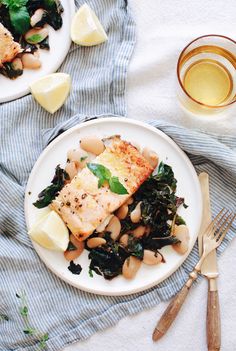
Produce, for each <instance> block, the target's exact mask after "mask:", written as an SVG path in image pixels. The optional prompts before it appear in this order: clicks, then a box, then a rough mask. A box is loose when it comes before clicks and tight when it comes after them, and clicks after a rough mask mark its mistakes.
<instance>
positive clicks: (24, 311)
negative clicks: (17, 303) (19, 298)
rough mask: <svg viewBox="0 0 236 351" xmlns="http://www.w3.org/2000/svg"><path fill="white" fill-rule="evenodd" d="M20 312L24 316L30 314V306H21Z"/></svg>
mask: <svg viewBox="0 0 236 351" xmlns="http://www.w3.org/2000/svg"><path fill="white" fill-rule="evenodd" d="M20 314H21V315H22V316H23V317H26V316H28V307H27V306H23V307H21V308H20Z"/></svg>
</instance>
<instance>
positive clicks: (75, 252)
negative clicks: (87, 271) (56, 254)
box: [64, 235, 84, 261]
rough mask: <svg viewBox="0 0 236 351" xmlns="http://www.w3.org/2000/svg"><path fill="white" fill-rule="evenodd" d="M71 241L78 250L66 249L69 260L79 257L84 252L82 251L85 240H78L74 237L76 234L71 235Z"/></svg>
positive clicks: (66, 257) (65, 254) (66, 256)
mask: <svg viewBox="0 0 236 351" xmlns="http://www.w3.org/2000/svg"><path fill="white" fill-rule="evenodd" d="M70 241H71V242H72V244H73V245H74V246H75V247H76V250H72V251H65V252H64V256H65V259H66V260H67V261H73V260H75V259H76V258H77V257H79V256H80V255H81V254H82V252H83V250H84V242H83V241H78V240H77V239H76V238H75V237H74V235H70Z"/></svg>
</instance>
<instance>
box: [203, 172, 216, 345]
mask: <svg viewBox="0 0 236 351" xmlns="http://www.w3.org/2000/svg"><path fill="white" fill-rule="evenodd" d="M199 181H200V185H201V190H202V198H203V220H202V226H201V230H200V233H204V230H205V229H206V228H207V226H208V225H209V223H210V222H211V204H210V194H209V176H208V174H207V173H205V172H203V173H200V174H199ZM198 249H199V256H201V255H202V250H203V244H202V236H198ZM201 273H202V274H203V275H204V276H205V277H206V278H207V279H208V300H207V320H206V322H207V324H206V329H207V346H208V351H219V350H220V346H221V327H220V306H219V297H218V289H217V277H218V275H219V273H218V268H217V257H216V250H213V251H212V252H211V253H210V254H209V255H208V256H207V257H206V258H205V260H204V262H203V265H202V267H201Z"/></svg>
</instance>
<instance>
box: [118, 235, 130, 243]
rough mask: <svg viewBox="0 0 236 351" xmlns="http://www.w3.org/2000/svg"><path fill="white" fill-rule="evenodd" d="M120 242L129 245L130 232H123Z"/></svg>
mask: <svg viewBox="0 0 236 351" xmlns="http://www.w3.org/2000/svg"><path fill="white" fill-rule="evenodd" d="M119 241H120V244H122V245H123V246H127V245H128V241H129V235H128V234H123V235H122V236H121V237H120V240H119Z"/></svg>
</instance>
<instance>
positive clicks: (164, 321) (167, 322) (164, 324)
mask: <svg viewBox="0 0 236 351" xmlns="http://www.w3.org/2000/svg"><path fill="white" fill-rule="evenodd" d="M190 287H191V285H190V286H187V285H184V286H183V288H182V289H181V290H180V291H179V293H178V294H177V295H176V296H175V297H174V299H173V300H172V301H171V302H170V304H169V305H168V307H167V309H166V310H165V312H164V313H163V315H162V316H161V319H160V320H159V322H158V323H157V326H156V328H155V329H154V332H153V334H152V339H153V341H157V340H159V339H160V338H161V337H162V336H163V335H164V334H165V333H166V332H167V330H168V329H169V327H170V326H171V324H172V323H173V321H174V320H175V318H176V316H177V314H178V313H179V310H180V309H181V307H182V305H183V303H184V301H185V299H186V296H187V295H188V292H189V289H190Z"/></svg>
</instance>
